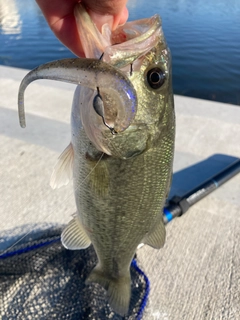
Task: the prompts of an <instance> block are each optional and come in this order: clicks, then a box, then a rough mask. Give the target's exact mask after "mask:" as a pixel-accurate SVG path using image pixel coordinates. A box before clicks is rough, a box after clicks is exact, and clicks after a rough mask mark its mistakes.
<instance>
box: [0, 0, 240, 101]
mask: <svg viewBox="0 0 240 320" xmlns="http://www.w3.org/2000/svg"><path fill="white" fill-rule="evenodd" d="M128 8H129V12H130V19H131V20H135V19H140V18H144V17H149V16H151V15H153V14H155V13H158V14H160V15H161V17H162V21H163V29H164V33H165V36H166V39H167V42H168V45H169V47H170V48H171V51H172V57H173V87H174V92H175V93H176V94H181V95H186V96H192V97H198V98H202V99H210V100H216V101H221V102H227V103H233V104H236V105H240V0H214V1H211V0H194V1H193V0H159V1H154V0H150V1H146V0H130V1H129V2H128ZM67 57H74V55H73V54H72V53H71V52H70V51H69V50H68V49H67V48H65V47H64V46H63V45H62V44H61V43H60V42H59V41H58V40H57V39H56V38H55V37H54V35H53V34H52V32H51V30H50V29H49V27H48V26H47V24H46V22H45V19H44V18H43V16H42V14H41V11H40V9H39V8H38V6H37V5H36V3H35V1H34V0H7V1H6V0H0V64H2V65H8V66H13V67H19V68H27V69H32V68H34V67H36V66H38V65H39V64H42V63H44V62H47V61H50V60H55V59H61V58H67Z"/></svg>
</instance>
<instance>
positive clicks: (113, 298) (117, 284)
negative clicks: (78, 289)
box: [86, 266, 131, 317]
mask: <svg viewBox="0 0 240 320" xmlns="http://www.w3.org/2000/svg"><path fill="white" fill-rule="evenodd" d="M86 282H87V283H90V282H96V283H98V284H100V285H101V286H102V287H104V289H106V290H107V296H108V302H109V304H110V306H111V307H112V309H113V310H114V311H115V312H116V313H118V314H119V315H121V316H122V317H123V316H125V315H127V313H128V309H129V303H130V298H131V277H130V272H129V273H128V274H127V275H126V276H124V277H121V278H116V279H113V278H109V277H107V276H106V275H105V274H104V272H102V271H101V270H100V268H98V266H97V267H95V268H94V269H93V271H92V272H91V274H90V275H89V277H88V279H87V281H86Z"/></svg>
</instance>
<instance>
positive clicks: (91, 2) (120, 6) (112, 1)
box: [81, 0, 128, 30]
mask: <svg viewBox="0 0 240 320" xmlns="http://www.w3.org/2000/svg"><path fill="white" fill-rule="evenodd" d="M81 2H82V3H83V4H84V6H85V8H86V9H87V11H88V13H89V15H90V17H91V19H92V20H93V22H94V23H95V24H96V26H97V28H98V29H99V30H101V28H102V25H103V24H105V23H108V24H109V25H110V27H111V28H112V29H113V30H114V29H116V28H117V26H118V25H119V24H120V25H121V24H124V23H125V22H126V21H127V19H128V10H127V8H126V3H127V0H102V1H96V0H82V1H81Z"/></svg>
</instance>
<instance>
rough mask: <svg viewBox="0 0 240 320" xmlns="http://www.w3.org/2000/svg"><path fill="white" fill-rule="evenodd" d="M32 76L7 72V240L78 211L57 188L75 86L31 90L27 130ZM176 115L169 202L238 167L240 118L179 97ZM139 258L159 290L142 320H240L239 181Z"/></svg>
mask: <svg viewBox="0 0 240 320" xmlns="http://www.w3.org/2000/svg"><path fill="white" fill-rule="evenodd" d="M26 73H27V70H21V69H14V68H8V67H3V66H1V67H0V119H1V124H0V150H1V156H0V181H1V183H0V221H1V230H8V229H13V228H15V227H20V228H19V230H18V232H19V231H20V230H24V232H26V231H27V230H28V231H31V230H29V225H30V224H31V225H32V224H35V225H36V227H37V226H38V225H39V224H41V223H67V222H68V221H69V220H70V218H71V215H72V214H73V213H74V211H75V205H74V198H73V191H72V186H71V185H70V186H67V187H64V188H61V189H58V190H52V189H51V188H50V186H49V179H50V175H51V172H52V167H53V166H54V164H55V162H56V160H57V157H58V156H59V154H60V152H61V151H62V150H63V149H64V148H65V147H66V146H67V144H68V143H69V140H70V126H69V119H70V109H71V102H72V97H73V91H74V87H75V86H72V85H68V84H63V83H57V82H52V81H46V80H45V81H43V80H41V81H38V82H35V83H33V84H31V85H30V86H29V87H28V88H27V90H26V96H25V97H26V98H25V105H26V121H27V127H26V129H22V128H20V126H19V124H18V114H17V91H18V87H19V84H20V81H21V79H22V78H23V77H24V75H25V74H26ZM175 106H176V117H177V136H176V153H175V161H174V178H173V185H172V190H171V195H174V194H178V195H181V194H183V193H184V192H186V191H188V190H189V189H191V188H192V187H195V186H197V185H198V184H199V183H201V182H203V181H204V180H205V179H206V178H208V177H209V176H211V175H213V174H215V173H217V172H218V171H219V170H221V169H223V168H224V167H225V166H226V165H228V164H230V163H231V162H233V161H234V160H235V158H236V157H240V108H239V107H237V106H232V105H227V104H220V103H214V102H210V101H203V100H198V99H193V98H186V97H181V96H176V97H175ZM23 225H25V227H24V228H23V227H22V226H23ZM136 227H137V226H136ZM0 235H1V233H0ZM138 258H139V260H140V266H141V267H142V268H143V270H144V271H145V272H146V274H147V275H148V277H149V280H150V284H151V291H150V302H149V305H148V308H147V311H146V313H145V317H144V319H159V320H161V319H164V320H165V319H169V320H179V319H186V320H189V319H190V320H191V319H197V320H198V319H200V320H202V319H214V320H219V319H240V174H239V175H238V176H236V177H234V178H233V179H232V180H231V181H229V182H227V183H226V184H225V185H223V186H222V187H221V188H219V189H218V190H217V191H215V192H214V193H212V194H211V195H209V196H208V197H207V198H205V199H204V200H202V201H201V202H199V203H198V204H196V205H195V206H194V207H192V208H191V209H190V210H189V212H188V213H186V215H184V216H183V217H181V218H178V219H175V220H174V221H173V222H171V223H169V225H168V226H167V241H166V244H165V247H164V248H163V249H162V250H159V251H157V250H154V249H151V248H150V247H148V246H144V247H143V248H142V249H140V250H139V251H138Z"/></svg>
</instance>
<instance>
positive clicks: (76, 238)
mask: <svg viewBox="0 0 240 320" xmlns="http://www.w3.org/2000/svg"><path fill="white" fill-rule="evenodd" d="M61 241H62V244H63V246H64V247H65V248H66V249H69V250H79V249H86V248H87V247H89V246H90V244H91V240H90V239H89V237H88V235H87V233H86V231H85V230H84V228H83V226H82V224H81V222H80V221H79V219H78V217H77V216H76V217H74V218H73V219H72V220H71V221H70V222H69V224H68V225H67V226H66V228H65V229H64V230H63V232H62V234H61Z"/></svg>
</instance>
